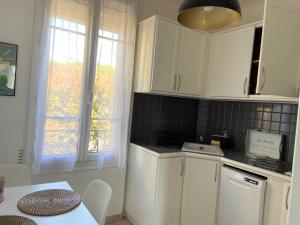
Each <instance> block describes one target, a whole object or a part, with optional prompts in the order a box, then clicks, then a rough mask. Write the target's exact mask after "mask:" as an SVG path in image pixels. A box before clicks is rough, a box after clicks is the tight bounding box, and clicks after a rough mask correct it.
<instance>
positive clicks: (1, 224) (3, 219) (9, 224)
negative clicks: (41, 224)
mask: <svg viewBox="0 0 300 225" xmlns="http://www.w3.org/2000/svg"><path fill="white" fill-rule="evenodd" d="M0 225H37V223H36V222H34V221H33V220H31V219H28V218H25V217H23V216H0Z"/></svg>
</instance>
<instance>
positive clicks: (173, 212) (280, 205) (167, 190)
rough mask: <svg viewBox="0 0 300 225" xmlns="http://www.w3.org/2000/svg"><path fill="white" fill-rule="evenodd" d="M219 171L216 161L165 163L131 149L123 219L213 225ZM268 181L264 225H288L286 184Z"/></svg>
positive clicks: (140, 223)
mask: <svg viewBox="0 0 300 225" xmlns="http://www.w3.org/2000/svg"><path fill="white" fill-rule="evenodd" d="M221 166H222V161H220V160H219V158H216V161H214V160H213V159H206V158H205V159H203V158H193V157H192V156H188V155H186V156H183V157H181V156H178V157H176V156H172V157H169V158H168V157H165V156H164V154H162V155H158V154H155V153H152V152H151V151H149V150H147V149H145V148H143V147H140V146H137V145H133V144H132V145H130V149H129V156H128V168H127V183H126V193H125V207H124V208H125V212H126V214H127V216H128V219H129V220H131V222H133V224H134V225H216V214H217V209H218V205H217V203H218V191H219V180H220V171H221ZM232 166H234V165H232ZM246 167H247V166H246ZM246 167H244V168H243V167H241V168H240V169H244V170H247V168H246ZM250 172H253V173H256V171H255V170H253V171H250ZM262 175H266V174H262ZM266 176H267V175H266ZM267 177H268V180H267V189H266V195H265V204H264V217H263V225H287V214H288V208H289V190H290V182H289V180H288V179H281V178H280V177H277V176H274V177H273V176H267ZM229 204H230V203H229Z"/></svg>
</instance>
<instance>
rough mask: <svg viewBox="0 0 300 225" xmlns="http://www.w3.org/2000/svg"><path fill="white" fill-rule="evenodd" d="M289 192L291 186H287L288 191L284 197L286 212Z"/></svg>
mask: <svg viewBox="0 0 300 225" xmlns="http://www.w3.org/2000/svg"><path fill="white" fill-rule="evenodd" d="M290 191H291V186H289V189H288V191H287V193H286V197H285V208H286V210H288V209H289V196H290Z"/></svg>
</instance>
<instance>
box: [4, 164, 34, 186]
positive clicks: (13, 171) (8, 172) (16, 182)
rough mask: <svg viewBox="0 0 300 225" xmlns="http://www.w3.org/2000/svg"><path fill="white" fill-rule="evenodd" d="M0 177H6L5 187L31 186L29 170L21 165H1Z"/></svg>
mask: <svg viewBox="0 0 300 225" xmlns="http://www.w3.org/2000/svg"><path fill="white" fill-rule="evenodd" d="M0 177H5V187H14V186H23V185H30V184H31V175H30V171H29V168H28V167H27V166H25V165H21V164H0Z"/></svg>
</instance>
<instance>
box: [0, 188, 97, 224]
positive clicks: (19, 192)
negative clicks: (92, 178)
mask: <svg viewBox="0 0 300 225" xmlns="http://www.w3.org/2000/svg"><path fill="white" fill-rule="evenodd" d="M45 189H66V190H72V188H71V187H70V185H69V184H68V183H67V182H59V183H49V184H38V185H30V186H20V187H12V188H5V190H4V191H5V193H4V202H2V203H1V204H0V215H18V216H24V217H27V218H30V219H32V220H34V221H35V222H36V223H37V224H38V225H50V224H51V225H53V224H61V225H83V224H84V225H98V223H97V222H96V220H95V219H94V218H93V216H92V215H91V214H90V212H89V211H88V210H87V208H86V207H85V206H84V204H83V203H81V204H80V205H79V206H78V207H77V208H75V209H73V210H72V211H70V212H68V213H65V214H62V215H58V216H47V217H39V216H30V215H26V214H24V213H22V212H20V211H19V210H18V208H17V203H18V201H19V199H20V198H22V197H23V196H24V195H27V194H30V193H32V192H35V191H40V190H45Z"/></svg>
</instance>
